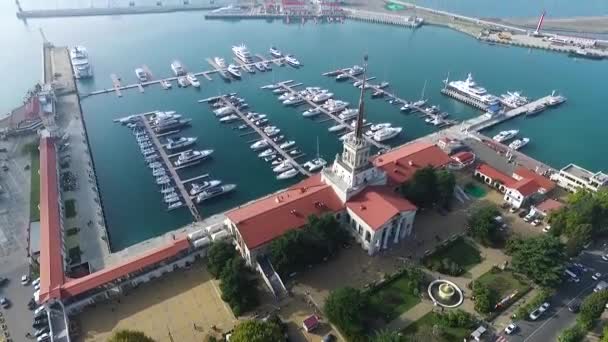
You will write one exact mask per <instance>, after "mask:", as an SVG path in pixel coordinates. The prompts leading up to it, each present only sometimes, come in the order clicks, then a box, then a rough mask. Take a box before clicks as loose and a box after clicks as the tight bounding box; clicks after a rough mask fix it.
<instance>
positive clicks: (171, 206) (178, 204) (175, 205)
mask: <svg viewBox="0 0 608 342" xmlns="http://www.w3.org/2000/svg"><path fill="white" fill-rule="evenodd" d="M183 206H184V204H183V203H182V201H177V202H173V203H171V204H169V206H167V210H169V211H171V210H175V209H177V208H181V207H183Z"/></svg>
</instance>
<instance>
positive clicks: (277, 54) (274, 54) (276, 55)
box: [270, 46, 283, 58]
mask: <svg viewBox="0 0 608 342" xmlns="http://www.w3.org/2000/svg"><path fill="white" fill-rule="evenodd" d="M270 55H271V56H272V57H274V58H281V57H283V53H282V52H281V51H280V50H279V49H277V48H276V47H274V46H271V47H270Z"/></svg>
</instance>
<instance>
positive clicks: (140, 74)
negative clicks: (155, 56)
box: [135, 68, 148, 83]
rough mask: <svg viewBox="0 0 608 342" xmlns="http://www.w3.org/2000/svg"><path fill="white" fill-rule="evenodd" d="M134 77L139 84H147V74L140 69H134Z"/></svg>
mask: <svg viewBox="0 0 608 342" xmlns="http://www.w3.org/2000/svg"><path fill="white" fill-rule="evenodd" d="M135 76H137V79H138V80H139V82H140V83H141V82H148V73H147V72H145V71H144V69H142V68H137V69H135Z"/></svg>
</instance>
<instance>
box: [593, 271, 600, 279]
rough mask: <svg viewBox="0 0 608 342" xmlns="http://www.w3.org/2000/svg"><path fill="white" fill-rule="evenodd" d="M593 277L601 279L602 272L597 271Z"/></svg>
mask: <svg viewBox="0 0 608 342" xmlns="http://www.w3.org/2000/svg"><path fill="white" fill-rule="evenodd" d="M591 279H593V280H600V279H602V274H601V273H600V272H596V273H594V274H593V275H592V276H591Z"/></svg>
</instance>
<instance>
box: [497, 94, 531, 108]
mask: <svg viewBox="0 0 608 342" xmlns="http://www.w3.org/2000/svg"><path fill="white" fill-rule="evenodd" d="M500 102H502V104H503V105H505V106H507V107H509V108H517V107H521V106H523V105H525V104H527V103H528V102H529V100H528V98H527V97H525V96H522V95H521V93H519V92H517V91H513V92H511V91H508V92H507V93H506V94H502V95H500Z"/></svg>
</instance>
